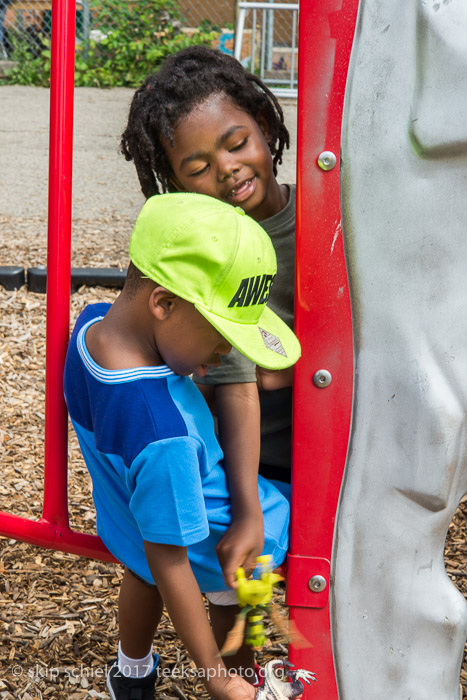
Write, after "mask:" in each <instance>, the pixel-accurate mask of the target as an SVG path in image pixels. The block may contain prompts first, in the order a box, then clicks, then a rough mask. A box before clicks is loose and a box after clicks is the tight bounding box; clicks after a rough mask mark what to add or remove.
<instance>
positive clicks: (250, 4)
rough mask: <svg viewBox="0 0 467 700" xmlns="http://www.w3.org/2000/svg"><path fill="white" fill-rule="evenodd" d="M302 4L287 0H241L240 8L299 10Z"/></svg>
mask: <svg viewBox="0 0 467 700" xmlns="http://www.w3.org/2000/svg"><path fill="white" fill-rule="evenodd" d="M299 7H300V5H299V4H298V3H290V4H288V3H285V2H275V3H272V5H271V3H270V2H239V3H238V8H239V9H245V10H250V9H256V10H297V11H298V9H299Z"/></svg>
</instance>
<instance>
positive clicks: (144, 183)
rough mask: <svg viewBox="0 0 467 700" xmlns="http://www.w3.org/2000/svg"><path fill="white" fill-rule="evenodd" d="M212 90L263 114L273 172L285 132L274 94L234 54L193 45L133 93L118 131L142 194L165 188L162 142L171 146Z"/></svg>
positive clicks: (254, 114)
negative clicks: (185, 120) (183, 123)
mask: <svg viewBox="0 0 467 700" xmlns="http://www.w3.org/2000/svg"><path fill="white" fill-rule="evenodd" d="M213 94H221V95H225V96H226V97H228V98H229V99H230V100H231V101H232V102H233V103H234V104H235V105H236V106H237V107H239V108H240V109H242V110H244V111H245V112H247V113H248V114H249V115H250V116H252V117H253V119H255V120H257V118H258V116H262V117H264V118H266V119H267V121H268V124H269V128H270V131H271V136H270V140H269V149H270V151H271V155H272V158H273V171H274V174H275V175H277V165H278V164H280V163H281V162H282V153H283V151H284V146H285V147H286V148H288V147H289V132H288V131H287V128H286V127H285V124H284V115H283V113H282V109H281V107H280V105H279V102H278V100H277V98H276V97H275V95H273V94H272V92H271V91H270V90H269V89H268V88H267V87H266V85H264V84H263V82H262V81H261V80H260V79H259V78H258V77H257V76H255V75H253V74H252V73H249V72H248V71H246V70H245V69H244V68H243V66H242V65H241V63H239V62H238V61H237V60H236V59H235V58H233V57H232V56H229V55H227V54H224V53H222V52H221V51H218V50H217V49H208V48H205V47H203V46H193V47H190V48H187V49H183V50H182V51H179V52H178V53H177V54H174V55H173V56H169V57H168V58H167V59H166V60H165V61H164V63H163V64H162V66H161V68H160V70H159V71H158V72H157V73H154V74H153V75H150V76H149V77H148V78H147V79H146V80H145V82H144V83H143V84H142V85H141V87H139V88H138V90H137V91H136V92H135V94H134V96H133V99H132V102H131V106H130V112H129V116H128V123H127V127H126V129H125V131H124V132H123V134H122V140H121V144H120V148H121V152H122V153H123V155H124V156H125V158H126V160H133V161H134V163H135V166H136V171H137V173H138V178H139V181H140V185H141V189H142V192H143V194H144V196H145V197H151V196H152V195H154V194H158V193H159V192H160V191H162V192H170V191H171V190H173V187H172V185H171V183H170V178H171V177H172V175H173V173H172V168H171V166H170V162H169V159H168V157H167V154H166V152H165V149H164V146H163V143H162V142H163V141H165V142H166V143H167V142H168V143H170V144H171V145H173V143H174V141H173V134H174V130H175V129H176V127H177V126H178V124H179V123H180V120H181V119H183V117H185V116H186V115H187V114H189V113H190V112H191V111H192V109H193V107H195V106H196V105H198V104H199V103H200V102H203V101H204V100H206V99H207V98H208V97H210V96H211V95H213Z"/></svg>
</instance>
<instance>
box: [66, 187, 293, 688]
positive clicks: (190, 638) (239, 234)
mask: <svg viewBox="0 0 467 700" xmlns="http://www.w3.org/2000/svg"><path fill="white" fill-rule="evenodd" d="M129 253H130V260H131V263H130V267H129V270H128V275H127V281H126V283H125V287H124V289H123V290H122V293H121V294H120V296H119V297H118V298H117V299H116V301H115V302H114V304H113V305H108V304H94V305H91V306H88V307H87V308H86V309H85V310H84V311H83V312H82V313H81V315H80V317H79V318H78V321H77V323H76V326H75V329H74V331H73V334H72V337H71V340H70V345H69V349H68V354H67V359H66V366H65V377H64V389H65V398H66V401H67V405H68V410H69V413H70V417H71V420H72V422H73V425H74V428H75V430H76V433H77V435H78V439H79V442H80V446H81V450H82V452H83V456H84V459H85V461H86V464H87V466H88V469H89V472H90V474H91V477H92V481H93V497H94V502H95V505H96V511H97V530H98V534H99V535H100V537H101V538H102V539H103V541H104V543H105V544H106V546H107V547H108V549H109V550H110V551H111V552H112V553H113V554H114V556H115V557H116V558H117V559H118V560H119V561H120V562H122V563H123V564H124V565H125V567H126V568H125V574H124V578H123V582H122V587H121V591H120V601H119V617H120V645H119V654H118V660H117V662H116V663H115V664H114V666H113V667H112V669H111V670H110V672H109V675H108V679H107V685H108V689H109V692H110V694H111V697H112V698H114V699H116V700H120V699H123V698H130V697H133V696H134V697H140V698H142V700H145V699H146V698H148V699H149V698H151V699H152V698H153V697H154V687H155V684H156V682H157V680H158V677H159V675H160V669H159V664H158V657H157V654H156V655H154V656H153V652H152V642H153V637H154V634H155V631H156V628H157V625H158V622H159V619H160V615H161V612H162V606H163V604H165V606H166V608H167V610H168V612H169V615H170V617H171V619H172V622H173V624H174V626H175V628H176V630H177V632H178V634H179V636H180V638H181V640H182V641H183V643H184V644H185V646H186V648H187V650H188V652H189V653H190V655H191V656H192V658H193V659H194V661H195V662H196V664H197V666H198V669H199V671H200V677H201V678H202V680H203V682H204V684H205V686H206V688H207V689H208V691H209V693H210V695H211V696H212V698H213V699H214V700H233V699H234V698H236V699H237V700H242V699H245V700H246V699H247V698H251V699H252V698H254V697H255V689H254V688H253V687H252V685H250V684H249V683H248V682H246V681H245V680H244V679H243V678H241V677H240V676H238V675H235V676H230V675H229V674H228V673H227V671H226V667H225V665H224V662H223V661H222V659H220V658H219V656H218V649H219V646H220V645H222V643H223V641H224V637H225V634H226V632H227V631H228V630H229V629H230V627H231V626H232V624H233V620H234V617H235V613H236V611H237V610H236V607H235V606H234V604H235V595H234V591H232V589H231V588H229V586H228V585H227V583H226V578H227V582H228V583H230V581H229V578H228V577H227V576H224V574H225V573H226V572H223V570H222V567H221V564H220V563H219V561H218V559H217V556H216V545H217V543H218V542H219V540H220V539H221V538H222V536H223V534H224V533H225V532H226V530H227V529H228V527H229V525H230V522H231V511H230V494H229V487H228V483H227V478H226V474H225V471H224V468H223V464H222V451H221V449H220V447H219V444H218V441H217V439H216V435H215V432H214V425H213V420H212V417H211V413H210V411H209V409H208V407H207V405H206V403H205V401H204V399H203V397H202V396H201V393H200V392H199V390H198V389H197V387H196V386H195V384H193V382H192V380H191V378H190V376H189V375H191V374H192V373H193V372H197V374H198V375H199V374H201V375H203V374H205V373H206V372H207V371H208V368H209V367H212V366H217V365H219V364H220V361H221V356H222V355H224V354H227V353H228V352H229V351H230V349H231V346H232V345H234V346H235V347H236V348H237V349H239V350H240V351H241V352H242V353H244V354H245V355H246V356H247V357H249V358H250V359H251V360H253V361H254V362H256V364H258V365H260V366H262V367H266V368H268V369H282V368H285V367H289V366H291V365H292V364H294V363H295V362H296V360H297V359H298V357H299V355H300V346H299V343H298V340H297V339H296V337H295V336H294V334H293V333H292V331H291V330H290V329H289V328H288V327H287V326H286V324H285V323H283V322H282V321H281V320H280V319H279V318H278V317H277V316H276V315H275V314H274V313H273V312H271V311H270V310H269V309H268V308H267V306H266V301H267V298H268V295H269V289H270V286H271V284H272V283H273V280H274V275H275V273H276V259H275V254H274V249H273V247H272V244H271V242H270V240H269V237H268V236H267V234H266V233H265V232H264V231H263V229H262V228H261V227H260V226H259V225H258V224H257V223H256V222H254V221H253V220H252V219H250V218H249V217H248V216H246V215H245V214H244V212H243V211H242V210H241V209H238V208H234V207H232V206H230V205H228V204H225V203H222V202H220V201H219V200H215V199H212V198H210V197H206V196H204V195H198V194H186V193H184V194H181V193H180V194H178V193H177V194H167V195H159V196H155V197H152V198H150V199H149V200H148V201H147V202H146V204H145V205H144V206H143V209H142V210H141V212H140V215H139V216H138V219H137V221H136V225H135V227H134V230H133V233H132V236H131V241H130V249H129ZM280 487H281V491H285V490H286V489H287V488H288V486H287V485H285V484H281V485H280ZM281 491H279V489H278V488H276V486H275V485H274V484H273V483H272V482H270V481H267V480H266V479H263V478H262V477H260V478H259V484H258V494H259V501H260V504H261V509H262V511H263V519H264V550H263V553H264V554H270V555H271V557H272V561H273V564H274V566H278V565H279V564H281V563H282V561H283V560H284V558H285V555H286V551H287V546H288V523H289V503H288V500H287V497H286V495H287V494H286V495H284V493H282V492H281ZM251 564H252V566H251V568H253V562H252V563H251ZM201 592H202V593H204V594H206V597H207V598H208V600H209V601H210V609H211V622H212V625H213V631H211V627H210V624H209V622H208V619H207V616H206V613H205V609H204V604H203V599H202V595H201ZM218 645H219V646H218ZM229 666H230V667H236V668H239V667H242V669H243V676H245V677H247V678H248V677H249V678H250V680H253V677H254V672H253V658H252V657H251V652H250V649H249V648H248V649H247V648H246V647H243V648H242V649H241V650H240V652H239V653H238V655H237V657H236V658H234V659H233V660H232V661H231V662H230V663H229ZM132 693H133V695H132Z"/></svg>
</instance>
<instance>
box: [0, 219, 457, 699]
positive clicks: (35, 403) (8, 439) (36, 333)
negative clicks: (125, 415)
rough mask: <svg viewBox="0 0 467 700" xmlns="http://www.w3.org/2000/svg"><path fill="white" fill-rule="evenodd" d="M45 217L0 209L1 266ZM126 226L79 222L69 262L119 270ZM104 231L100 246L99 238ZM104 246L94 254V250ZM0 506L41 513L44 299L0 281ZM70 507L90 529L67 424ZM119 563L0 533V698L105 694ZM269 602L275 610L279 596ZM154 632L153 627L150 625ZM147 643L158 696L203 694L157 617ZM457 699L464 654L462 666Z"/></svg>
mask: <svg viewBox="0 0 467 700" xmlns="http://www.w3.org/2000/svg"><path fill="white" fill-rule="evenodd" d="M45 230H46V222H44V221H43V220H42V219H39V218H37V219H34V218H31V219H28V220H25V219H17V220H14V219H11V218H9V219H6V218H2V217H0V244H1V246H0V265H12V264H15V265H19V264H20V265H22V266H24V267H29V266H34V265H38V264H44V263H45V260H46V254H45V252H46V243H45ZM130 231H131V222H129V221H128V220H126V219H124V218H123V219H119V218H118V217H112V218H109V219H107V220H102V221H98V222H95V221H79V222H77V224H76V226H75V231H74V234H73V236H74V243H73V246H74V253H73V259H72V265H73V266H76V267H79V266H99V265H100V266H105V267H109V266H116V267H126V265H127V262H128V258H127V252H126V251H127V244H128V237H129V233H130ZM103 238H104V239H105V246H103V245H102V240H103ZM103 248H104V249H105V256H104V253H103V252H102V251H103ZM117 293H118V292H117V291H115V290H105V289H102V288H81V289H80V290H78V292H77V293H76V294H73V295H72V300H71V322H72V323H73V322H74V320H75V319H76V317H77V315H78V314H79V312H80V311H81V309H82V308H83V307H84V306H85V305H86V304H88V303H92V302H96V301H110V302H111V301H113V299H114V298H115V296H116V294H117ZM0 306H1V308H2V313H1V316H0V415H1V420H0V455H1V465H2V479H1V481H0V510H3V511H8V512H10V513H13V514H15V515H22V516H25V517H27V518H33V519H38V518H39V517H40V515H41V509H42V489H43V480H42V472H43V434H44V374H45V372H44V358H45V296H44V295H42V294H33V293H31V292H29V291H27V289H26V288H22V289H20V290H18V291H15V292H8V291H6V290H4V289H3V288H1V287H0ZM69 455H70V459H69V464H70V468H69V487H68V492H69V510H70V523H71V526H72V527H73V529H76V530H78V531H82V532H94V531H95V530H94V525H95V516H94V507H93V504H92V499H91V494H90V484H89V478H88V475H87V470H86V468H85V466H84V463H83V461H82V459H81V456H80V452H79V448H78V445H77V441H76V438H75V437H74V435H73V433H72V431H70V442H69ZM466 515H467V502H466V501H464V502H463V503H462V504H461V505H460V506H459V509H458V511H457V513H456V516H455V518H454V520H453V522H452V524H451V526H450V528H449V533H448V537H447V541H446V550H445V562H446V568H447V572H448V575H450V576H451V578H452V580H453V582H454V583H455V585H456V586H457V587H458V588H459V590H460V591H461V592H462V593H463V594H464V595H467V564H466V562H467V558H466V555H467V544H466V542H467V517H466ZM121 576H122V568H121V567H120V566H119V565H116V564H109V563H103V562H100V561H93V560H89V559H86V558H81V557H76V556H74V555H71V554H67V553H63V552H57V551H51V550H45V549H40V548H37V547H34V546H31V545H27V544H25V543H22V542H17V541H15V540H11V539H7V538H0V639H1V644H0V700H10V699H11V698H20V699H21V700H42V698H44V699H45V698H47V699H48V700H65V699H66V700H87V699H88V698H103V699H104V698H108V697H109V696H108V694H107V692H106V686H105V677H106V673H107V670H108V668H109V666H110V665H111V664H112V663H113V661H114V658H115V654H116V648H117V643H118V623H117V599H118V589H119V582H120V580H121ZM276 602H277V603H278V604H279V605H280V606H281V607H282V608H283V607H284V606H283V595H282V594H281V593H279V594H278V595H277V597H276ZM158 634H159V633H158ZM283 641H284V640H283V639H282V638H281V637H280V635H279V634H278V633H277V632H276V630H275V629H273V628H272V627H270V626H268V645H267V646H266V648H265V650H264V652H262V653H261V654H260V656H259V662H260V663H264V661H266V660H268V659H269V658H272V657H274V656H279V657H284V655H285V652H286V648H285V647H284V645H283ZM156 648H157V650H158V652H159V653H160V655H161V658H162V662H163V667H165V668H167V669H172V671H171V674H170V675H169V674H168V675H167V676H166V677H164V679H163V682H162V685H161V686H160V689H159V693H158V697H160V698H162V700H170V699H174V700H186V699H188V700H198V699H201V700H206V699H207V697H208V696H207V695H206V693H205V691H204V687H203V686H202V684H201V682H200V680H199V678H197V677H196V674H195V673H194V669H193V665H192V662H191V661H190V659H189V658H188V657H187V654H186V653H185V651H184V650H183V648H182V647H181V646H180V644H179V643H178V640H177V637H176V634H175V631H174V629H173V627H172V625H171V623H170V620H169V619H168V618H167V617H164V619H163V622H162V624H161V627H160V635H159V636H158V639H157V640H156ZM461 682H462V684H463V692H464V694H463V697H464V698H466V699H467V662H466V661H464V665H463V667H462V673H461Z"/></svg>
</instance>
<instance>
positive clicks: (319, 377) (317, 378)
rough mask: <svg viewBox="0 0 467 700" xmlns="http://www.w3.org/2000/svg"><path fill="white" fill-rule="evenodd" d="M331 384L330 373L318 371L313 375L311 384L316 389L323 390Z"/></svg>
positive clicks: (323, 370)
mask: <svg viewBox="0 0 467 700" xmlns="http://www.w3.org/2000/svg"><path fill="white" fill-rule="evenodd" d="M331 382H332V375H331V372H328V370H327V369H319V370H318V371H317V372H315V373H314V375H313V383H314V385H315V386H317V387H318V389H325V388H326V387H327V386H329V385H330V383H331Z"/></svg>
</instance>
